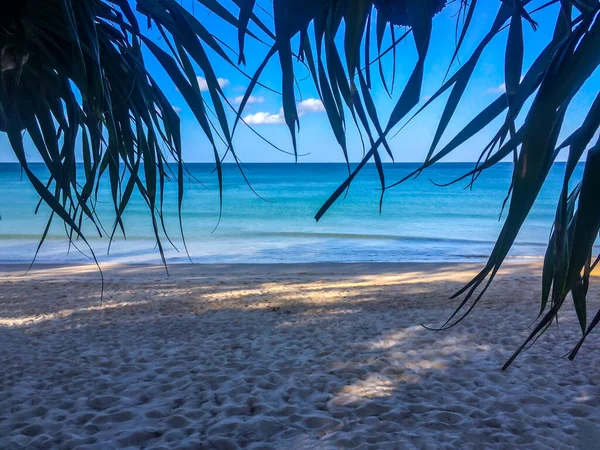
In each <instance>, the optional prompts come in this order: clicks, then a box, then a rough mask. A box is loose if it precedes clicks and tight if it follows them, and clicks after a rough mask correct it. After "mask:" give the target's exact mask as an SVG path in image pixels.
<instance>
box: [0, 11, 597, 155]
mask: <svg viewBox="0 0 600 450" xmlns="http://www.w3.org/2000/svg"><path fill="white" fill-rule="evenodd" d="M192 1H193V0H184V4H187V5H188V6H189V5H191V2H192ZM223 3H226V6H228V4H227V2H223ZM258 3H259V4H263V5H264V6H265V8H270V5H271V3H270V2H268V1H262V0H259V2H258ZM457 3H458V2H455V4H451V5H450V6H449V7H447V8H446V9H445V10H444V11H443V12H442V13H441V14H439V15H438V16H436V18H435V20H434V32H433V37H432V42H431V48H430V53H429V57H428V60H427V63H426V68H425V69H426V76H425V81H424V86H423V96H424V99H422V100H423V101H424V100H425V99H427V98H428V96H429V95H431V94H433V93H434V92H435V91H436V90H437V88H438V87H439V86H440V85H441V83H442V80H443V77H444V75H445V73H446V70H447V68H448V64H449V62H450V58H451V55H452V52H453V51H454V45H455V28H454V27H455V19H454V17H453V16H454V15H455V13H456V12H457ZM543 3H545V2H543V1H535V0H534V1H533V2H531V4H530V7H528V9H530V10H531V9H533V8H535V7H537V6H540V5H541V4H543ZM499 5H500V1H498V0H486V1H483V2H479V4H478V6H477V10H476V12H475V20H474V21H473V24H472V26H471V28H470V31H469V33H468V35H467V38H466V41H465V43H464V45H463V49H462V51H461V53H460V58H459V59H460V61H465V60H466V59H467V58H468V56H469V55H470V54H471V52H472V50H473V49H474V48H475V46H476V44H477V43H478V42H479V41H480V39H481V37H482V36H483V35H484V34H485V33H486V32H487V31H488V29H489V27H490V25H491V23H492V21H493V19H494V17H495V14H496V12H497V10H498V8H499ZM557 11H558V6H557V5H553V6H551V7H549V8H547V9H545V10H544V11H541V12H538V13H536V14H535V15H534V18H535V20H537V21H538V23H539V28H538V30H537V31H536V32H534V31H533V30H532V29H531V27H530V26H529V25H528V24H526V23H524V30H525V38H526V49H525V70H526V69H527V68H528V66H529V65H530V64H531V62H532V61H533V59H534V58H535V56H537V54H538V52H539V51H540V50H541V49H542V48H543V47H544V46H545V45H546V43H547V42H548V41H549V40H550V38H551V35H552V32H553V29H554V24H555V20H556V15H557ZM194 13H195V15H196V17H197V18H199V19H200V20H201V21H202V22H203V23H205V24H206V26H207V28H209V29H210V30H211V31H214V33H215V35H217V36H218V37H219V38H221V39H222V40H224V41H226V42H227V43H228V44H230V45H231V46H232V47H233V48H235V49H237V33H236V30H235V29H233V27H231V26H229V25H228V24H224V23H222V22H221V21H220V20H219V19H218V18H217V17H216V16H214V15H210V14H208V12H207V11H206V10H204V9H203V8H202V7H201V6H200V5H199V4H196V5H195V7H194ZM263 17H265V16H264V15H263ZM265 18H266V19H267V20H268V17H265ZM141 23H142V24H145V21H141ZM150 35H152V36H155V35H156V33H155V32H154V31H151V32H150ZM506 38H507V30H505V31H503V32H502V33H501V34H500V35H499V36H497V37H496V39H495V40H494V41H493V42H492V43H491V44H490V45H489V46H488V48H487V50H486V51H485V53H484V54H483V56H482V58H481V60H480V62H479V65H478V68H477V69H476V72H475V74H474V76H473V78H472V82H471V84H470V86H469V88H468V89H467V92H466V94H465V96H464V97H463V100H462V102H461V105H460V106H459V109H458V111H457V113H456V115H455V117H454V119H453V121H452V122H451V124H450V126H449V128H448V130H447V131H446V134H445V136H444V138H443V139H442V142H441V144H442V145H443V144H444V143H445V142H447V141H448V140H449V139H451V138H452V137H453V136H454V134H455V133H456V132H457V131H459V130H460V129H461V127H462V126H464V125H465V124H466V123H467V122H468V121H469V120H470V119H471V118H472V117H473V116H474V115H475V114H476V113H478V112H479V111H480V110H481V109H483V108H484V107H485V106H487V104H489V102H491V101H493V100H494V99H495V98H496V97H497V96H498V95H499V94H500V93H501V92H502V85H503V79H504V48H505V43H506ZM388 39H389V37H388ZM373 41H374V39H373ZM384 46H385V45H384ZM266 50H267V48H266V47H265V46H264V45H263V44H260V43H256V42H253V41H252V40H251V39H248V40H247V45H246V58H247V60H248V65H247V66H246V67H242V69H243V70H245V71H246V72H247V73H249V74H252V73H253V72H254V69H255V68H256V67H257V65H258V64H259V63H260V62H261V61H262V59H263V56H264V54H265V52H266ZM372 54H375V52H374V51H373V52H372ZM397 58H398V62H397V70H396V84H395V90H394V96H393V99H390V98H389V97H388V96H387V94H386V93H385V90H384V89H383V86H382V85H381V83H380V82H379V78H378V71H377V69H376V66H373V68H374V70H373V73H372V75H373V79H374V80H377V82H375V83H374V86H373V91H372V95H373V98H374V100H375V103H376V106H377V109H378V112H379V114H380V117H381V118H382V120H383V122H384V123H385V122H386V121H387V117H388V115H389V113H390V111H391V109H392V108H393V105H394V101H395V100H396V99H397V98H398V96H399V94H400V92H401V89H402V87H403V86H404V83H405V82H406V81H407V79H408V77H409V76H410V73H411V71H412V68H413V66H414V63H415V61H416V52H415V50H414V44H413V41H412V38H411V37H409V38H408V39H407V40H406V41H405V42H403V43H401V44H400V45H399V47H398V54H397ZM147 62H148V65H149V67H150V70H151V72H152V73H153V75H154V76H155V78H156V79H157V80H158V81H159V82H160V83H161V84H162V86H163V89H164V91H165V93H166V94H167V96H168V97H169V99H170V100H171V102H172V104H173V106H174V107H175V109H176V110H177V111H178V113H179V114H180V117H181V120H182V132H183V143H184V158H185V160H186V161H188V162H212V161H213V153H212V149H211V147H210V146H209V145H208V141H207V140H206V138H205V137H204V135H203V133H202V131H201V128H200V126H199V125H198V124H197V122H196V121H195V119H194V117H193V115H192V113H191V112H190V111H189V109H188V108H187V106H186V104H185V102H184V100H183V99H182V97H181V95H180V94H179V92H178V91H177V89H176V88H175V87H174V85H173V84H172V82H171V81H170V80H169V78H168V77H167V76H166V74H165V73H164V72H163V71H162V69H161V68H160V66H159V65H158V64H157V63H156V62H154V61H153V60H152V58H151V57H150V55H148V58H147ZM383 65H384V70H385V72H386V75H387V79H388V82H389V80H390V79H391V70H392V58H391V53H390V56H389V57H386V58H384V61H383ZM214 66H215V69H216V73H217V75H218V77H220V78H221V79H222V86H223V90H224V92H225V93H226V95H227V97H228V98H229V99H230V100H231V101H232V103H233V104H235V103H236V98H237V97H239V96H241V95H243V93H244V90H245V88H246V86H247V85H248V79H247V78H246V77H244V76H243V75H242V74H240V73H239V72H238V71H236V70H235V69H234V68H232V67H231V66H230V65H228V64H227V63H226V62H224V61H222V60H220V59H218V58H214ZM457 67H458V65H456V64H455V66H454V67H453V70H455V69H456V68H457ZM296 69H297V71H296V75H297V77H298V86H299V91H298V92H297V98H298V100H299V101H301V102H302V103H300V104H299V110H300V111H301V114H302V117H301V119H300V123H301V128H300V134H299V135H298V150H299V153H300V154H301V156H300V157H299V161H300V162H338V161H339V162H342V161H343V154H342V151H341V149H340V148H339V146H338V144H337V142H336V140H335V138H334V136H333V133H332V132H331V130H330V128H329V123H328V120H327V117H326V114H325V113H324V112H323V110H322V108H321V107H320V104H319V101H318V99H317V93H316V90H315V88H314V85H313V84H312V79H311V78H310V76H309V73H308V70H307V69H306V68H304V67H302V66H301V65H300V64H297V65H296ZM202 75H203V74H202V73H201V71H200V70H198V76H199V77H202ZM280 78H281V73H280V70H279V67H278V61H277V58H273V60H272V62H271V64H270V65H269V66H268V67H267V69H266V71H265V73H264V74H263V77H262V79H261V81H262V83H263V84H265V85H268V86H270V87H272V88H274V89H279V88H280V86H281V79H280ZM199 80H200V83H201V87H202V78H199ZM599 88H600V76H599V74H598V73H595V74H594V76H593V77H592V78H590V79H589V80H588V82H587V83H586V85H585V86H584V88H583V89H582V91H581V92H580V93H579V95H578V96H577V97H576V98H575V99H574V101H573V102H572V105H571V107H570V110H569V114H568V116H567V120H566V123H565V126H564V130H563V136H566V135H567V134H568V133H569V132H571V131H573V130H574V129H575V128H576V127H577V125H578V123H580V121H581V120H582V119H583V117H585V115H586V113H587V111H588V109H589V107H590V105H591V103H592V101H593V99H594V97H595V95H596V93H597V92H598V89H599ZM446 98H447V94H446V95H444V96H442V97H441V98H440V99H438V100H437V101H436V102H435V103H433V104H432V105H431V106H430V107H429V108H428V109H426V110H425V111H424V112H423V113H422V114H421V115H420V116H418V117H417V118H416V119H415V120H414V121H413V122H411V123H410V124H409V125H408V126H407V127H406V128H405V129H404V130H403V131H402V132H401V133H400V134H399V135H398V136H397V137H396V138H395V139H393V140H392V141H391V142H390V145H391V147H392V150H393V151H394V154H395V157H396V161H409V162H418V161H422V160H423V158H424V156H425V154H426V153H427V151H428V149H429V145H430V143H431V140H432V138H433V134H434V132H435V128H436V125H437V122H438V120H439V117H440V114H441V111H442V109H443V107H444V104H445V100H446ZM280 108H281V98H280V96H278V95H277V94H275V93H272V92H270V91H268V90H267V89H264V88H261V87H258V88H257V89H256V90H255V92H254V96H253V103H251V104H250V105H248V106H247V108H246V111H245V113H244V117H246V120H247V121H248V122H250V123H252V124H253V127H254V129H255V130H256V131H257V132H259V133H260V134H261V135H263V136H264V137H265V138H267V139H268V140H270V141H271V142H273V143H274V144H276V145H277V146H279V147H280V148H282V149H284V150H286V151H289V152H291V151H292V145H291V139H290V135H289V131H288V129H287V126H286V125H285V124H284V123H283V120H282V117H281V116H280ZM350 123H351V121H350V122H349V126H348V142H349V153H350V158H351V160H352V161H359V160H360V159H361V157H362V145H361V143H360V139H359V136H358V134H357V133H356V131H355V130H354V128H353V126H350ZM402 123H404V122H402ZM492 131H493V128H490V129H488V130H484V131H483V132H482V133H480V135H479V136H476V137H475V138H473V139H472V140H470V141H469V142H467V143H466V144H465V145H464V146H463V147H462V148H460V149H458V150H457V151H456V152H455V153H454V154H452V155H451V156H449V157H448V158H447V159H446V160H445V161H474V160H476V159H477V158H478V156H479V153H480V151H481V149H482V148H483V147H484V146H485V144H487V142H488V141H489V139H490V137H491V136H492V134H493V133H492ZM234 144H235V146H236V152H237V154H238V155H239V156H240V158H241V159H242V161H244V162H293V161H294V158H293V157H292V156H290V155H287V154H284V153H280V152H278V151H277V150H275V149H274V148H272V147H270V146H268V145H267V144H265V143H264V142H263V141H262V140H261V139H260V138H259V137H257V136H256V135H255V134H254V133H253V132H252V131H250V130H248V129H247V128H246V127H244V126H242V127H240V128H239V130H238V131H237V132H236V136H235V139H234ZM438 148H441V147H438ZM29 149H30V150H29V155H30V160H31V161H40V158H39V157H36V154H35V153H36V152H35V149H34V148H33V147H32V146H29ZM222 151H224V149H222ZM565 157H566V153H563V155H561V156H560V158H559V159H561V160H564V159H565ZM0 161H15V158H14V156H13V155H12V150H11V149H10V147H9V146H8V143H7V140H6V137H5V136H4V135H2V136H0Z"/></svg>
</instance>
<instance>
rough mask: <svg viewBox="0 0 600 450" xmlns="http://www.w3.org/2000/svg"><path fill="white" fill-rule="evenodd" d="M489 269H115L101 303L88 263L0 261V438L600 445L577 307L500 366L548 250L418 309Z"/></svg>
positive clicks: (593, 348)
mask: <svg viewBox="0 0 600 450" xmlns="http://www.w3.org/2000/svg"><path fill="white" fill-rule="evenodd" d="M476 269H477V266H476V265H469V264H446V265H433V264H422V265H419V264H396V265H394V264H351V265H334V264H319V265H310V264H307V265H290V266H285V265H279V266H258V265H256V266H250V265H247V266H183V265H182V266H174V267H171V268H170V270H171V276H170V277H166V276H165V275H164V272H163V271H162V269H161V268H156V267H147V266H113V267H108V268H107V269H106V272H105V279H106V286H105V293H104V304H103V305H102V306H101V305H100V302H99V295H100V288H99V287H100V285H99V280H98V274H97V273H96V272H95V271H94V269H93V268H91V267H44V266H40V267H39V268H38V269H36V270H34V271H33V272H31V273H30V274H28V275H27V276H25V277H21V276H20V273H22V272H19V270H18V268H15V267H8V266H6V267H3V268H0V342H2V345H1V346H0V448H2V449H29V448H42V449H43V448H48V449H50V448H52V449H54V448H58V449H73V448H78V449H110V448H156V449H158V448H165V449H168V448H181V449H238V448H251V449H273V448H285V449H296V448H298V449H300V448H306V449H309V448H310V449H313V448H318V449H328V448H332V449H337V448H343V449H353V448H357V449H358V448H360V449H362V448H435V449H439V448H474V449H476V448H483V447H486V448H595V447H594V446H597V445H599V444H598V443H599V442H600V428H599V427H600V425H599V424H600V370H599V369H600V357H599V355H600V353H598V350H599V349H600V348H599V347H600V340H599V339H598V337H597V334H592V335H591V336H590V339H589V341H588V342H587V343H586V345H585V346H584V347H583V349H582V352H581V354H580V355H579V356H578V357H577V358H576V360H575V361H574V362H569V361H568V360H566V359H565V358H561V357H562V356H563V355H564V354H565V353H567V352H568V350H569V349H570V345H572V344H574V343H575V342H576V340H577V339H578V336H579V335H580V331H579V330H578V325H577V321H576V318H575V317H574V315H573V311H571V309H572V308H571V307H570V305H569V307H568V308H567V310H566V311H565V313H564V314H563V315H562V316H561V321H560V324H559V327H558V328H557V327H555V326H553V327H552V328H551V329H550V330H549V331H548V332H547V333H546V334H545V335H544V336H543V337H542V338H541V339H540V340H539V341H538V343H537V344H536V345H535V346H534V347H533V348H531V349H530V350H529V351H527V352H526V353H524V354H523V355H522V356H521V357H520V358H519V359H517V360H516V362H515V363H514V365H513V366H512V367H511V368H510V369H509V370H508V371H506V372H502V371H501V369H500V368H501V366H502V364H503V363H504V362H505V361H506V359H507V358H508V357H509V356H510V354H511V352H512V351H513V350H515V349H516V348H517V346H518V345H519V344H520V343H521V342H522V340H523V339H524V337H525V336H526V335H527V333H528V330H529V329H530V328H529V326H530V324H531V323H532V322H533V320H534V319H535V317H536V314H537V308H538V298H539V281H540V280H539V265H537V263H530V264H512V265H508V266H507V267H506V268H505V269H503V271H502V273H501V274H500V276H499V278H498V280H497V281H496V282H495V283H494V284H493V285H492V288H491V289H490V291H489V293H488V294H487V295H486V297H485V298H484V301H483V302H482V303H481V305H480V307H478V308H477V309H476V310H475V311H474V313H473V314H472V316H470V317H469V318H467V319H466V320H465V321H464V322H462V323H461V324H459V325H458V326H456V327H454V328H452V329H451V330H450V331H447V332H439V333H435V332H432V331H428V330H426V329H425V328H423V327H421V326H420V325H419V324H420V323H425V324H428V325H439V324H441V323H443V321H444V320H445V319H447V318H448V317H449V314H450V313H451V312H452V311H453V306H455V305H456V302H454V301H449V300H447V298H448V296H449V295H450V294H452V293H453V292H454V291H455V290H456V289H458V288H459V287H460V286H461V285H462V283H464V282H465V281H467V280H468V279H469V277H470V276H472V275H473V274H474V273H475V270H476ZM595 281H596V280H595ZM596 284H597V283H592V285H593V286H594V285H596ZM590 302H591V305H590V306H591V307H592V308H598V307H599V306H600V305H599V302H598V290H595V288H592V291H591V292H590Z"/></svg>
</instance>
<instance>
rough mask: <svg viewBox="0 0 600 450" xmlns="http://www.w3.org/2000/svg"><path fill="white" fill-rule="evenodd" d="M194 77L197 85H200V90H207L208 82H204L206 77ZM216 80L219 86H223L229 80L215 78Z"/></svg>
mask: <svg viewBox="0 0 600 450" xmlns="http://www.w3.org/2000/svg"><path fill="white" fill-rule="evenodd" d="M196 79H197V80H198V86H199V87H200V90H201V91H208V83H207V82H206V78H204V77H196ZM217 82H218V83H219V86H220V87H221V88H224V87H225V86H227V85H228V84H229V80H226V79H225V78H217Z"/></svg>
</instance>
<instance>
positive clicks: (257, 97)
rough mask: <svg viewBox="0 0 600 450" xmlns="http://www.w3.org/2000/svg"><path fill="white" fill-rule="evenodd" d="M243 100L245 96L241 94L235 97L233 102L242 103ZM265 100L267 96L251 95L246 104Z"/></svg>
mask: <svg viewBox="0 0 600 450" xmlns="http://www.w3.org/2000/svg"><path fill="white" fill-rule="evenodd" d="M242 100H244V96H243V95H240V96H238V97H236V98H234V99H233V100H232V101H231V102H232V103H234V104H236V105H239V104H240V103H242ZM264 102H265V98H264V97H260V96H255V95H251V96H250V97H248V101H247V102H246V104H248V105H253V104H256V103H264Z"/></svg>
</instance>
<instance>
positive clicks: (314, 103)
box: [298, 98, 325, 115]
mask: <svg viewBox="0 0 600 450" xmlns="http://www.w3.org/2000/svg"><path fill="white" fill-rule="evenodd" d="M323 111H325V107H324V106H323V102H321V100H319V99H317V98H307V99H306V100H303V101H301V102H300V103H298V114H299V115H302V114H304V113H308V112H323Z"/></svg>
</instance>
